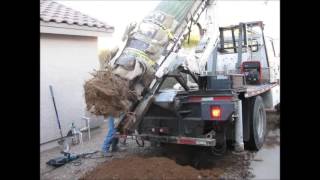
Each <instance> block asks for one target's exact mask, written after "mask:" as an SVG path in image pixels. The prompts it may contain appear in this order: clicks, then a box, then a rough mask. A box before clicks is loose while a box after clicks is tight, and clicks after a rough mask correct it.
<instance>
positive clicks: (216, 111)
mask: <svg viewBox="0 0 320 180" xmlns="http://www.w3.org/2000/svg"><path fill="white" fill-rule="evenodd" d="M221 113H222V110H221V108H220V106H211V109H210V115H211V118H212V119H215V120H220V119H221Z"/></svg>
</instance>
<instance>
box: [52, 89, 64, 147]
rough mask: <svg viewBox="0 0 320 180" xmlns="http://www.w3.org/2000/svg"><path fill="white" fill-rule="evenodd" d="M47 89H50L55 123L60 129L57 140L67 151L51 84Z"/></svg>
mask: <svg viewBox="0 0 320 180" xmlns="http://www.w3.org/2000/svg"><path fill="white" fill-rule="evenodd" d="M49 89H50V94H51V97H52V102H53V106H54V111H55V113H56V117H57V123H58V127H59V131H60V136H61V138H60V140H59V141H58V144H60V145H64V148H65V149H67V151H68V150H69V146H65V145H66V144H65V139H64V138H63V135H62V130H61V124H60V119H59V115H58V111H57V107H56V101H55V100H54V94H53V89H52V86H51V85H49Z"/></svg>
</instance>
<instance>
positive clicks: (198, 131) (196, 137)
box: [118, 13, 280, 154]
mask: <svg viewBox="0 0 320 180" xmlns="http://www.w3.org/2000/svg"><path fill="white" fill-rule="evenodd" d="M207 14H208V13H206V15H207ZM191 24H192V22H191ZM199 27H201V26H199ZM263 29H264V24H263V23H262V22H261V21H256V22H245V23H239V24H238V25H232V26H228V27H220V28H219V35H218V38H215V36H214V35H213V34H212V32H214V31H212V30H209V29H207V31H202V29H201V35H202V38H201V41H200V42H199V44H198V46H197V48H195V49H193V52H192V53H191V55H189V56H187V57H186V56H185V54H183V52H184V51H183V50H182V49H176V50H174V51H172V52H171V53H170V54H169V55H168V56H167V57H166V60H165V61H164V62H161V63H160V64H159V65H160V67H159V68H158V69H157V72H156V74H155V76H156V77H155V79H154V80H153V82H152V83H151V84H150V86H149V89H148V91H147V93H146V94H145V95H144V97H143V99H142V100H140V101H139V102H138V103H137V104H136V105H135V106H133V107H132V109H131V111H132V113H131V114H133V115H135V116H134V118H133V120H132V119H130V117H132V116H124V119H123V120H121V121H120V124H119V126H118V129H119V131H120V133H121V134H125V135H127V134H131V135H134V136H137V137H140V138H142V139H143V140H147V141H150V142H152V144H166V143H175V144H184V145H195V146H206V147H208V148H210V149H211V150H212V152H213V153H214V154H223V152H224V151H225V150H226V147H227V145H228V144H230V145H233V146H234V148H235V150H237V151H243V150H244V148H245V147H246V148H248V149H252V150H259V149H260V148H261V147H262V145H263V143H264V139H265V136H266V125H267V123H266V110H267V109H274V108H275V107H280V106H279V104H280V73H279V72H280V68H279V66H280V63H279V61H280V60H279V57H278V56H277V54H276V53H275V49H274V45H273V39H271V38H268V37H265V36H264V33H263ZM190 62H196V64H198V67H197V68H194V67H191V66H190V64H192V63H190ZM183 74H185V75H183ZM185 77H187V78H185ZM170 78H171V79H172V78H173V79H175V80H176V82H177V83H179V84H180V86H181V88H171V89H164V88H162V86H163V85H164V84H166V81H168V80H169V79H170ZM190 81H192V83H190ZM176 87H177V86H176ZM130 120H132V122H133V125H130V126H126V123H127V122H129V121H130ZM227 142H230V143H227Z"/></svg>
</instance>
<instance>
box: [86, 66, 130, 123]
mask: <svg viewBox="0 0 320 180" xmlns="http://www.w3.org/2000/svg"><path fill="white" fill-rule="evenodd" d="M92 75H93V78H92V79H90V80H88V81H86V82H85V84H84V91H85V101H86V104H87V110H88V111H90V112H91V113H93V114H95V115H98V116H99V115H103V116H105V117H107V116H109V115H113V116H119V115H120V113H121V112H127V111H128V108H129V106H130V103H131V101H134V99H135V98H136V95H135V92H134V91H131V90H130V89H129V82H128V81H127V80H124V79H122V78H120V77H119V76H117V75H115V74H113V73H112V71H111V70H110V68H108V69H107V70H106V71H95V72H93V73H92Z"/></svg>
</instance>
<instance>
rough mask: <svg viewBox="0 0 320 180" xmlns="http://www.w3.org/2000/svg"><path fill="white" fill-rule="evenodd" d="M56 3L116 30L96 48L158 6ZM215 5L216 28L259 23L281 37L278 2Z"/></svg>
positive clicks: (223, 0) (241, 0)
mask: <svg viewBox="0 0 320 180" xmlns="http://www.w3.org/2000/svg"><path fill="white" fill-rule="evenodd" d="M56 1H57V2H59V3H61V4H64V5H66V6H68V7H70V8H73V9H75V10H78V11H81V12H82V13H84V14H87V15H89V16H91V17H94V18H96V19H98V20H100V21H103V22H105V23H107V24H109V25H112V26H114V27H115V32H114V34H113V37H112V38H99V40H98V47H99V48H103V47H107V48H109V47H113V46H114V45H115V44H117V43H119V42H120V39H121V36H122V34H123V32H124V29H125V27H126V26H127V25H128V24H129V23H130V22H134V21H135V22H139V21H140V20H142V18H143V17H144V16H146V15H147V14H148V13H149V12H150V11H152V10H153V9H154V8H155V7H156V5H157V4H158V3H159V1H157V0H131V1H126V0H118V1H115V0H104V1H103V0H100V1H94V0H92V1H87V0H56ZM215 6H216V7H215V10H216V12H215V13H216V14H215V16H214V17H215V18H214V19H215V20H216V23H217V24H218V25H219V26H225V25H232V24H238V23H239V22H248V21H260V20H261V21H263V22H264V24H265V30H264V32H265V35H267V36H270V37H272V38H275V39H279V38H280V0H269V1H267V0H246V1H245V0H236V1H235V0H218V1H217V2H216V5H215Z"/></svg>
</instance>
